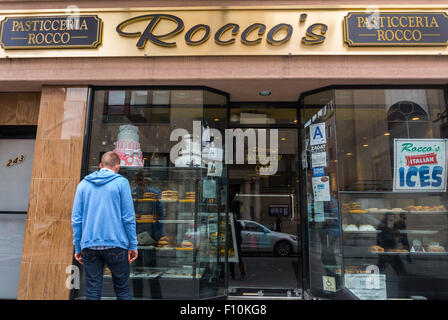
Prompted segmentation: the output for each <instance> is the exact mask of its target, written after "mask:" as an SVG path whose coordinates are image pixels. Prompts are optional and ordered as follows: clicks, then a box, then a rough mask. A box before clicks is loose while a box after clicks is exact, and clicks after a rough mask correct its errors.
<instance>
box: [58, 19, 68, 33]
mask: <svg viewBox="0 0 448 320" xmlns="http://www.w3.org/2000/svg"><path fill="white" fill-rule="evenodd" d="M66 23H67V20H65V19H64V20H61V26H60V30H61V31H63V30H66V29H67V25H66Z"/></svg>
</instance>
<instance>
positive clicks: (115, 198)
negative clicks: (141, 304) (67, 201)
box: [72, 151, 138, 300]
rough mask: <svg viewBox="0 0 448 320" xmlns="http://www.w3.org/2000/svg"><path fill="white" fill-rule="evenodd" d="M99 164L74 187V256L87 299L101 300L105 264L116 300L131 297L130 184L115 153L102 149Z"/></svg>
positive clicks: (133, 235)
mask: <svg viewBox="0 0 448 320" xmlns="http://www.w3.org/2000/svg"><path fill="white" fill-rule="evenodd" d="M99 167H100V170H99V171H96V172H94V173H92V174H90V175H88V176H87V177H85V178H84V179H83V180H82V181H81V182H80V183H79V185H78V188H77V189H76V195H75V200H74V203H73V210H72V227H73V244H74V246H75V259H76V260H77V261H78V262H79V263H81V264H83V265H84V272H85V275H86V299H87V300H99V299H101V295H102V286H103V272H104V265H105V264H107V266H108V267H109V269H110V271H111V273H112V281H113V284H114V290H115V294H116V296H117V299H119V300H131V293H130V289H129V273H130V271H129V264H131V263H132V262H133V261H135V259H137V256H138V252H137V244H138V242H137V235H136V224H135V213H134V204H133V201H132V195H131V187H130V185H129V182H128V180H127V179H126V178H124V177H123V176H121V175H119V174H118V170H119V169H120V158H119V156H118V155H117V154H116V153H114V152H111V151H110V152H106V153H105V154H104V155H103V157H102V158H101V163H100V166H99Z"/></svg>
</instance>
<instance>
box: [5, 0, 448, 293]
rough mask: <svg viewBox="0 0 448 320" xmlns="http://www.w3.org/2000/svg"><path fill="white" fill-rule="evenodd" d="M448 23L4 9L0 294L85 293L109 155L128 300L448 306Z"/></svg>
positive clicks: (389, 14)
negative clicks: (76, 207) (79, 236)
mask: <svg viewBox="0 0 448 320" xmlns="http://www.w3.org/2000/svg"><path fill="white" fill-rule="evenodd" d="M447 14H448V7H447V6H446V3H444V1H432V3H431V4H430V5H428V4H425V3H423V2H421V1H406V2H405V1H392V2H391V1H370V3H369V5H366V4H365V3H361V2H360V1H331V3H330V1H280V2H279V1H276V2H275V3H274V2H272V1H262V2H258V3H257V4H256V5H255V4H253V3H252V2H251V1H230V0H229V1H224V2H223V3H220V6H216V4H215V3H213V2H211V1H199V2H195V3H194V5H191V4H186V3H184V2H180V1H170V3H169V5H167V4H166V3H165V2H164V1H128V2H127V3H126V4H125V5H124V4H123V3H118V2H117V1H90V2H88V1H73V2H70V3H67V2H63V1H51V2H50V1H33V2H21V1H0V15H1V34H0V44H1V49H0V74H1V75H2V76H1V77H0V90H1V94H0V101H1V103H0V108H1V109H0V110H1V111H2V112H1V113H0V159H1V162H2V163H1V165H0V168H1V169H0V170H1V171H0V172H1V175H0V178H1V179H0V228H1V229H2V232H1V235H0V236H1V237H2V240H3V244H2V245H0V247H1V249H0V250H1V252H2V257H5V258H0V270H3V272H1V274H0V279H1V280H0V282H2V283H5V285H4V286H2V288H1V289H0V298H3V299H24V300H25V299H62V300H65V299H83V296H84V291H83V290H84V283H83V276H82V267H81V266H78V265H76V264H75V263H74V260H73V244H72V240H73V239H72V229H71V207H72V203H73V197H74V193H75V190H76V186H77V184H78V182H79V181H80V179H82V178H83V177H84V176H85V175H87V174H89V173H91V172H93V171H95V170H97V169H98V163H99V159H100V158H101V155H102V154H103V153H104V152H106V151H109V150H115V151H116V152H117V153H119V155H120V157H121V160H122V166H121V169H120V170H121V171H120V174H122V175H123V176H125V177H126V178H128V179H129V181H130V184H131V187H132V192H133V198H134V204H135V210H136V221H137V233H138V238H139V259H138V260H137V261H136V262H135V263H134V264H133V265H132V274H131V287H132V292H133V296H134V298H135V299H209V298H222V297H230V298H241V297H246V298H247V297H250V296H260V295H262V296H263V297H271V296H275V297H282V298H285V299H288V298H290V299H292V298H297V299H301V298H310V297H317V298H325V299H396V298H400V299H445V298H447V297H448V274H447V271H446V270H448V268H446V267H447V265H448V254H447V253H446V252H445V250H447V248H448V233H447V232H448V231H447V226H448V224H447V221H446V219H447V217H448V212H447V211H448V210H447V209H446V206H448V203H447V195H446V180H447V177H446V169H447V162H446V161H447V156H446V147H447V146H446V141H447V138H448V136H447V134H448V131H447V129H446V128H447V126H448V124H447V116H446V114H447V111H446V107H447V103H446V99H447V93H448V92H447V89H448V87H447V76H446V75H447V74H448V72H447V71H448V64H447V61H446V59H447V58H446V56H447V43H448V42H447V41H448V15H447ZM238 225H239V226H240V227H239V228H238V227H235V226H238ZM244 275H245V276H244ZM103 293H104V296H105V297H106V298H109V297H113V296H114V295H113V289H112V284H111V277H110V273H109V271H108V269H106V270H105V276H104V292H103Z"/></svg>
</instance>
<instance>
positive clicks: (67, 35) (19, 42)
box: [0, 15, 103, 49]
mask: <svg viewBox="0 0 448 320" xmlns="http://www.w3.org/2000/svg"><path fill="white" fill-rule="evenodd" d="M0 28H1V34H0V44H1V46H2V47H3V48H4V49H71V48H97V47H98V46H99V45H100V44H101V40H102V28H103V22H102V20H101V19H100V18H98V16H96V15H80V16H76V17H72V16H47V17H41V16H27V17H7V18H6V19H4V20H3V21H2V22H1V23H0Z"/></svg>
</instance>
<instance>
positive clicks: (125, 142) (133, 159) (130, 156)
mask: <svg viewBox="0 0 448 320" xmlns="http://www.w3.org/2000/svg"><path fill="white" fill-rule="evenodd" d="M139 141H140V138H139V136H138V128H137V127H136V126H132V125H123V126H120V132H119V133H118V140H117V142H116V143H115V150H114V152H115V153H116V154H118V155H119V156H120V165H121V166H123V167H143V155H142V150H141V149H140V142H139Z"/></svg>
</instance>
